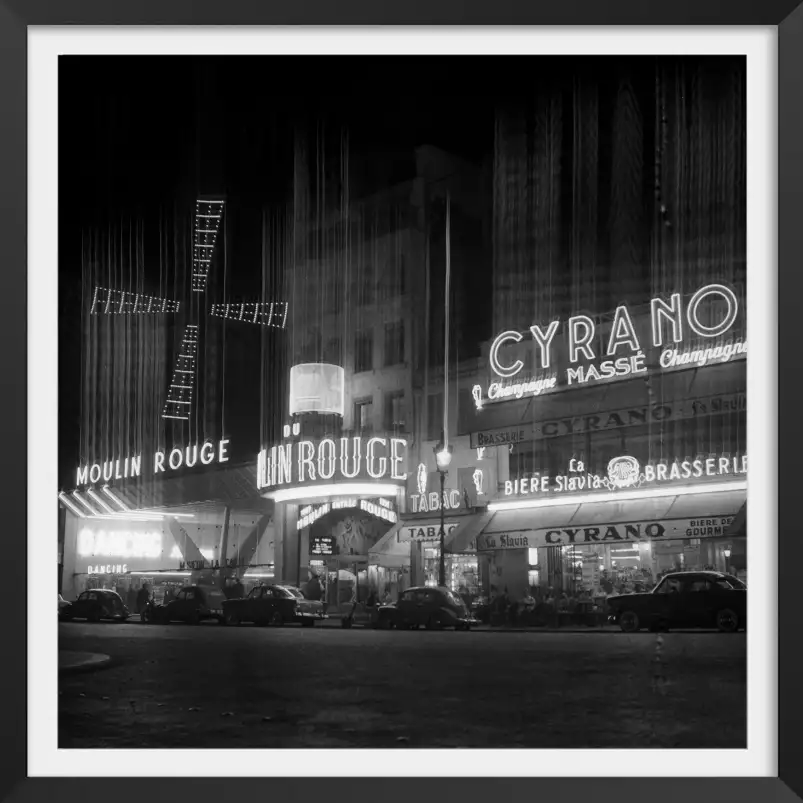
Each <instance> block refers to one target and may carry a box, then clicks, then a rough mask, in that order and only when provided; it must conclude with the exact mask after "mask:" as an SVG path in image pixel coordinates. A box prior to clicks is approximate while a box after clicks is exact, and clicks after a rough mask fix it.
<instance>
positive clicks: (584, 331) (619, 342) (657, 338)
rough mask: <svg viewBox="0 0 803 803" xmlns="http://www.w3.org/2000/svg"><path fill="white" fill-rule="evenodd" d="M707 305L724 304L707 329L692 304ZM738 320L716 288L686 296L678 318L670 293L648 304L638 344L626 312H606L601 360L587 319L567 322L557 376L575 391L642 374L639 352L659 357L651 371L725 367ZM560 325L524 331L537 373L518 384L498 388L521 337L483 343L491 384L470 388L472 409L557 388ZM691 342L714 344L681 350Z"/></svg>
mask: <svg viewBox="0 0 803 803" xmlns="http://www.w3.org/2000/svg"><path fill="white" fill-rule="evenodd" d="M707 300H719V301H721V302H724V311H723V313H722V315H721V317H720V319H719V320H717V321H716V322H715V323H710V322H709V323H704V322H703V321H701V320H700V317H701V316H700V305H701V304H702V303H703V302H705V301H707ZM738 314H739V301H738V299H737V297H736V294H735V293H734V292H733V290H731V289H730V288H729V287H727V286H725V285H722V284H708V285H705V286H704V287H701V288H700V289H699V290H697V292H696V293H694V295H693V296H692V297H691V298H690V299H689V301H688V303H687V304H686V306H685V311H684V307H683V299H682V297H681V295H680V293H673V294H672V295H671V296H670V298H669V300H668V301H667V300H665V299H663V298H653V299H652V300H651V301H650V314H649V320H650V326H649V329H650V331H649V333H648V334H647V337H644V334H645V333H642V337H639V333H638V332H637V331H636V327H635V326H634V325H633V320H632V318H631V316H630V312H629V311H628V308H627V306H626V305H624V304H622V305H620V306H618V307H617V308H616V312H615V313H614V316H613V322H612V324H611V328H610V334H609V335H608V339H607V344H606V345H605V353H604V354H602V355H599V354H597V353H596V351H595V349H594V341H595V338H596V336H597V327H596V324H595V322H594V321H593V320H592V319H591V318H590V317H589V316H587V315H574V316H572V317H571V318H569V320H568V322H567V336H568V360H569V365H568V366H565V367H564V368H563V369H562V370H563V372H564V373H565V380H566V384H568V385H582V384H586V383H588V382H597V381H601V380H607V379H621V378H624V377H628V376H634V375H638V374H645V373H647V371H648V370H649V367H648V364H647V355H646V354H645V353H644V349H645V348H654V349H657V350H660V356H659V358H658V364H659V366H660V367H661V368H662V369H669V368H679V367H683V366H687V365H688V366H693V365H697V366H703V365H707V364H709V363H722V362H728V361H729V360H732V359H734V358H737V357H739V356H740V355H744V354H746V353H747V341H746V340H742V339H741V338H734V339H732V340H730V341H728V342H722V340H721V339H722V338H724V337H725V336H726V335H727V333H728V332H729V331H730V330H731V329H732V328H733V326H734V324H735V323H736V319H737V317H738ZM560 326H561V321H560V320H554V321H551V322H550V323H549V325H548V326H546V327H543V326H540V325H538V324H533V325H532V326H531V327H530V334H531V335H532V339H533V341H534V344H535V351H536V363H537V367H538V369H539V370H540V372H541V373H540V375H538V376H534V377H529V378H527V379H526V380H524V381H515V382H510V381H508V382H505V380H511V379H513V378H514V377H517V376H518V375H519V374H520V373H521V371H522V370H523V368H524V362H523V361H522V360H521V359H518V358H517V359H515V360H511V359H510V357H506V356H505V353H504V349H505V347H506V346H508V345H509V344H518V343H521V341H522V340H524V335H523V334H522V333H521V332H518V331H515V330H508V331H505V332H501V333H500V334H499V335H497V336H496V338H495V339H494V341H493V343H492V344H491V348H490V353H489V363H490V366H491V370H492V371H493V373H494V374H496V376H497V377H498V378H499V379H498V380H497V381H494V382H492V383H491V384H490V385H489V386H488V388H487V391H486V392H485V393H484V394H483V388H482V386H481V385H475V386H474V388H473V389H472V395H473V396H474V401H475V404H476V406H477V408H478V409H481V408H482V406H483V404H484V402H485V401H491V402H496V401H505V400H508V399H521V398H523V397H524V396H538V395H540V394H541V393H543V392H545V391H548V390H551V389H552V388H554V387H555V386H556V385H557V384H558V381H559V371H558V370H557V368H556V367H555V366H554V362H555V353H554V351H555V349H554V346H555V337H556V335H557V334H558V331H559V329H560ZM694 337H696V338H704V339H706V340H708V341H713V340H714V339H715V338H719V339H720V341H719V342H716V343H712V344H711V345H707V346H700V345H695V346H694V347H692V348H685V349H684V347H683V344H684V342H685V341H686V340H687V339H689V338H694ZM642 340H643V343H642Z"/></svg>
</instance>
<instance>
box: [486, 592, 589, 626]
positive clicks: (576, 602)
mask: <svg viewBox="0 0 803 803" xmlns="http://www.w3.org/2000/svg"><path fill="white" fill-rule="evenodd" d="M487 609H488V614H489V615H488V619H489V621H490V623H491V624H494V623H499V624H510V625H525V626H526V625H550V624H556V623H557V621H558V619H559V617H560V615H561V614H564V615H566V614H568V615H577V614H579V615H583V616H587V615H594V614H598V613H600V611H599V610H598V605H597V604H596V602H595V600H594V597H592V595H591V594H590V592H589V591H588V590H587V589H581V590H580V591H578V592H577V593H571V594H570V593H568V592H566V591H556V590H555V589H553V588H551V587H549V588H546V589H541V588H539V587H534V586H527V588H526V589H525V591H524V593H523V594H522V596H521V597H520V598H519V599H514V598H512V597H511V596H510V595H509V594H508V591H507V589H504V590H503V591H502V592H501V593H500V592H499V591H498V590H497V589H495V588H494V589H492V591H491V597H490V599H489V601H488V604H487Z"/></svg>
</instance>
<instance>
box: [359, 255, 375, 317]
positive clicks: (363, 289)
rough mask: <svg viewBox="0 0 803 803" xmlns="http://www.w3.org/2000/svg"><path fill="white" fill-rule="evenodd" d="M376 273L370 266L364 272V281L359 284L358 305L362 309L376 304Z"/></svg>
mask: <svg viewBox="0 0 803 803" xmlns="http://www.w3.org/2000/svg"><path fill="white" fill-rule="evenodd" d="M374 289H375V288H374V271H373V268H372V267H371V266H370V265H366V266H365V267H364V268H363V270H362V281H360V282H358V283H357V303H358V304H359V305H360V306H361V307H362V306H365V305H366V304H373V303H374Z"/></svg>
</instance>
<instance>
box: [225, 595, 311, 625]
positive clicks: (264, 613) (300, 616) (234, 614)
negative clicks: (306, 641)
mask: <svg viewBox="0 0 803 803" xmlns="http://www.w3.org/2000/svg"><path fill="white" fill-rule="evenodd" d="M223 618H224V621H225V622H226V624H227V625H238V624H240V623H241V622H254V623H255V624H258V625H272V626H273V627H281V626H282V625H284V624H289V623H292V622H298V623H300V624H301V625H303V626H304V627H312V626H313V625H314V624H315V622H317V621H320V620H321V619H326V618H327V617H326V614H325V613H324V611H323V603H321V602H318V601H317V600H311V599H306V598H305V597H304V595H303V594H302V593H301V591H300V590H299V589H297V588H295V587H294V586H274V585H269V586H268V585H266V586H257V587H256V588H253V589H251V593H250V594H249V595H248V596H247V597H244V598H243V599H227V600H226V601H225V602H224V603H223Z"/></svg>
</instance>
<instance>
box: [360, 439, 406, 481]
mask: <svg viewBox="0 0 803 803" xmlns="http://www.w3.org/2000/svg"><path fill="white" fill-rule="evenodd" d="M377 443H379V444H381V445H382V446H384V447H385V448H387V440H386V439H385V438H371V439H370V440H369V441H368V453H367V455H368V459H367V468H368V474H369V475H370V476H371V477H373V478H374V479H376V480H378V479H381V478H382V477H384V476H385V472H386V471H387V468H388V461H387V458H385V457H380V458H379V470H378V471H376V470H375V469H374V462H375V461H376V458H375V457H374V445H375V444H377ZM405 476H406V475H405Z"/></svg>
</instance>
